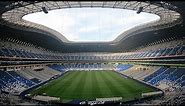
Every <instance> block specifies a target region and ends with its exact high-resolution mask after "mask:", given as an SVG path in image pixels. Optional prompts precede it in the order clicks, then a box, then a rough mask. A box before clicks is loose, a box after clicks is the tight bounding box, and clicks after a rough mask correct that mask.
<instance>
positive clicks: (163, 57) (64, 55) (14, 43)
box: [0, 1, 185, 105]
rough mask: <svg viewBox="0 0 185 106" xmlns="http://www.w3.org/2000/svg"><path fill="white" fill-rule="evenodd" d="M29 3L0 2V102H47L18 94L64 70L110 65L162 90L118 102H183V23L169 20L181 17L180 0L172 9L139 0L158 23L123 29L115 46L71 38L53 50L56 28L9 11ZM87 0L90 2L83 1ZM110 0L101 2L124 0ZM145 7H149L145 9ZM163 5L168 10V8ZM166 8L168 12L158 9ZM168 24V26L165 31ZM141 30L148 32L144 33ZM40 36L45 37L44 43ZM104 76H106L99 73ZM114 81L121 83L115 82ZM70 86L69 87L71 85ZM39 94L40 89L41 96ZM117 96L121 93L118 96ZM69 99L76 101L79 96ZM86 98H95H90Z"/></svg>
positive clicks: (91, 4) (70, 4) (129, 76)
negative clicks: (151, 96) (158, 92)
mask: <svg viewBox="0 0 185 106" xmlns="http://www.w3.org/2000/svg"><path fill="white" fill-rule="evenodd" d="M37 2H39V1H36V2H34V3H33V5H34V6H33V8H35V7H37V6H38V7H37V8H38V9H39V8H40V7H39V4H37V5H35V3H37ZM27 3H28V4H27ZM29 3H30V2H24V1H18V2H16V1H14V2H0V14H1V18H0V29H2V30H1V31H0V60H1V61H0V91H1V92H0V105H9V104H10V105H17V104H21V102H23V103H26V104H31V105H32V104H36V105H38V104H49V103H50V102H47V103H45V102H44V103H43V101H36V100H32V99H30V98H27V97H26V96H25V95H24V96H23V97H22V94H25V93H27V91H29V90H32V89H35V88H37V87H41V86H42V85H44V84H47V83H48V82H49V81H51V80H54V79H55V78H56V79H57V78H58V77H62V75H63V74H65V73H67V72H68V71H75V72H77V71H79V72H80V71H93V72H95V71H101V72H104V71H110V70H111V72H112V71H114V72H116V74H118V75H121V76H122V77H124V78H127V79H128V78H130V79H133V80H134V81H138V82H139V83H141V84H145V85H146V86H150V87H152V88H155V89H157V90H161V91H162V92H164V95H162V96H161V97H154V98H147V99H145V98H142V99H139V100H137V99H136V98H134V100H132V101H127V102H123V103H125V104H129V105H130V104H136V105H137V104H139V105H140V104H141V103H143V104H150V105H151V104H152V105H181V104H184V103H185V89H184V88H185V65H184V62H185V60H184V58H185V37H184V35H185V33H184V23H183V22H182V24H180V25H178V24H177V29H176V28H175V27H174V26H173V25H176V23H175V22H177V23H181V21H179V20H181V18H184V14H185V13H184V5H183V3H182V5H181V3H180V4H178V3H175V2H174V4H178V11H176V9H172V7H168V6H169V4H168V5H162V4H164V3H163V2H161V1H159V2H157V1H155V2H149V4H146V5H144V6H146V7H144V11H149V10H152V11H150V12H154V13H156V14H157V13H159V14H160V16H161V17H160V18H161V19H160V20H159V21H158V22H159V23H157V22H154V23H153V24H152V23H150V24H145V25H143V26H138V27H135V28H133V29H131V30H129V31H127V32H126V33H124V34H123V35H125V37H124V38H125V39H123V41H122V40H121V39H120V40H121V41H120V42H119V43H118V44H115V45H116V46H115V45H114V44H112V43H111V44H108V45H109V46H110V48H108V47H109V46H104V44H103V45H101V43H100V44H99V43H97V44H92V45H93V46H92V45H91V43H90V44H89V43H87V45H90V46H87V45H86V43H84V44H79V45H78V44H74V46H73V45H72V44H69V45H68V44H65V43H63V42H62V43H61V44H62V47H61V48H62V49H61V48H60V49H58V50H57V49H56V50H54V49H52V48H54V47H55V46H56V45H57V44H59V43H56V42H58V41H61V39H60V40H59V39H58V38H57V37H58V33H56V32H55V31H53V30H51V29H48V28H45V27H44V26H41V25H37V24H36V25H34V24H33V23H29V22H28V23H27V22H26V21H24V22H22V21H20V20H22V19H18V18H16V17H14V16H17V15H19V16H17V17H20V16H22V14H23V15H25V14H27V13H25V12H30V10H31V8H28V7H29V5H32V4H29ZM43 3H44V4H45V5H46V6H48V8H51V7H50V6H51V5H52V6H55V3H56V6H59V4H60V3H61V2H60V3H58V2H50V3H48V2H47V1H45V2H43ZM88 3H90V4H89V5H88ZM109 3H110V4H109ZM113 3H114V4H112V3H111V2H108V3H107V4H109V5H111V8H112V7H113V8H114V7H116V6H119V4H122V3H125V2H120V3H119V2H113ZM129 3H130V1H128V2H126V4H124V6H126V5H127V4H129ZM145 3H148V2H145ZM145 3H140V2H137V1H136V2H134V3H132V2H131V4H130V5H127V6H128V8H130V7H129V6H131V7H133V8H134V9H133V10H136V9H137V8H136V7H137V6H139V5H143V4H145ZM41 4H42V3H41ZM61 4H64V6H66V7H68V6H69V7H70V8H71V6H74V5H75V4H76V3H75V2H69V1H65V2H62V3H61ZM77 4H80V6H79V7H81V6H83V5H85V7H88V6H90V7H93V6H94V7H98V6H100V5H105V7H106V6H108V5H107V4H106V3H105V2H101V3H100V4H99V2H87V5H86V3H81V2H80V1H79V2H78V3H77ZM77 4H76V5H77ZM155 4H156V7H155V6H154V7H155V8H157V9H160V8H162V9H163V7H165V9H163V10H164V11H163V10H158V11H155V10H157V9H155V8H153V7H152V8H151V7H150V5H155ZM159 5H162V6H159ZM11 6H13V7H11ZM19 6H20V7H21V6H22V7H21V8H25V9H24V11H22V12H20V13H17V14H16V12H18V11H19V10H21V8H19V9H18V10H15V11H14V9H16V8H18V7H19ZM26 6H28V7H26ZM157 6H159V7H157ZM59 7H60V6H59ZM102 7H104V6H102ZM148 7H150V9H149V8H148ZM57 8H58V7H57ZM62 8H63V7H62ZM75 8H76V7H75ZM119 8H120V7H119ZM122 8H123V7H122ZM168 9H169V10H173V11H168ZM35 10H36V11H37V9H34V11H35ZM40 10H41V9H39V11H40ZM34 11H33V12H34ZM161 11H163V12H161ZM178 12H179V14H178ZM4 13H6V14H4ZM10 13H15V14H13V15H12V16H11V18H10V17H9V18H8V15H9V14H10ZM167 13H169V14H168V15H164V14H167ZM159 14H158V15H159ZM162 15H164V16H162ZM181 15H182V16H181ZM170 17H171V18H170ZM178 17H179V18H178ZM173 19H174V20H176V21H174V20H173ZM173 22H174V23H173ZM166 25H167V26H166ZM158 27H159V28H158ZM165 28H167V29H165ZM168 28H169V29H168ZM173 28H174V30H173V31H171V30H172V29H173ZM18 29H19V30H18ZM25 29H26V30H25ZM150 29H152V30H150ZM156 29H159V31H156ZM145 31H147V32H148V33H147V32H146V33H144V32H145ZM160 31H161V32H160ZM149 32H151V33H149ZM166 32H168V33H166ZM172 32H173V33H172ZM33 33H34V34H33ZM158 33H159V34H158ZM163 33H165V34H163ZM32 34H33V36H32V37H33V39H31V37H30V36H26V35H32ZM35 35H38V36H39V37H38V38H37V37H36V38H35V37H34V36H35ZM137 35H138V36H137ZM146 35H148V36H149V37H148V36H146ZM150 35H151V36H150ZM152 35H153V36H152ZM48 36H51V38H52V39H54V38H56V39H57V40H56V39H55V40H56V42H54V41H53V40H52V39H49V40H48V39H47V37H48ZM27 37H28V38H27ZM38 39H39V40H38ZM44 39H45V40H44ZM46 39H47V40H46ZM132 39H135V40H132ZM137 39H138V41H137ZM41 40H43V42H42V43H41V42H39V43H41V44H37V43H38V41H41ZM50 40H51V41H50ZM127 40H128V41H127ZM45 41H47V42H48V43H45ZM136 41H137V42H136ZM125 42H126V43H125ZM133 42H135V43H133ZM138 42H139V43H138ZM55 43H56V45H55ZM127 43H128V44H127ZM50 45H51V46H50ZM53 45H55V46H53ZM71 45H72V46H71ZM46 46H48V47H46ZM90 47H95V48H92V50H91V48H90ZM49 48H50V49H49ZM56 48H57V47H56ZM75 50H76V51H75ZM73 51H74V52H73ZM89 51H90V52H89ZM91 51H93V52H91ZM103 76H104V75H103ZM110 76H111V75H110ZM111 77H112V76H111ZM92 79H94V80H98V81H100V82H101V81H102V80H100V79H101V78H100V79H97V78H92ZM105 79H108V78H106V77H105ZM82 80H83V79H81V80H80V81H81V82H80V81H79V83H78V84H80V83H82V82H83V81H82ZM103 81H104V82H106V83H107V86H108V87H110V85H112V84H111V83H110V81H109V80H103ZM116 81H117V79H116ZM69 82H70V81H69ZM118 84H120V83H118ZM119 86H122V85H121V84H120V85H119ZM64 89H66V88H64ZM73 90H75V88H74V89H73ZM110 91H111V89H110ZM115 91H116V92H118V93H119V91H118V88H116V90H115ZM27 94H28V93H27ZM43 95H44V93H43V94H42V96H43ZM48 98H50V97H48ZM117 98H118V99H120V98H121V99H122V97H117ZM103 99H106V100H105V101H111V99H112V100H114V99H115V98H103ZM25 101H26V102H25ZM64 101H65V100H64ZM74 101H78V102H79V100H74ZM86 102H87V103H88V101H85V102H84V103H86ZM92 102H93V103H96V102H95V101H92ZM51 104H52V103H51ZM120 105H121V103H120Z"/></svg>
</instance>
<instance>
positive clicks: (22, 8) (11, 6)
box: [0, 1, 183, 52]
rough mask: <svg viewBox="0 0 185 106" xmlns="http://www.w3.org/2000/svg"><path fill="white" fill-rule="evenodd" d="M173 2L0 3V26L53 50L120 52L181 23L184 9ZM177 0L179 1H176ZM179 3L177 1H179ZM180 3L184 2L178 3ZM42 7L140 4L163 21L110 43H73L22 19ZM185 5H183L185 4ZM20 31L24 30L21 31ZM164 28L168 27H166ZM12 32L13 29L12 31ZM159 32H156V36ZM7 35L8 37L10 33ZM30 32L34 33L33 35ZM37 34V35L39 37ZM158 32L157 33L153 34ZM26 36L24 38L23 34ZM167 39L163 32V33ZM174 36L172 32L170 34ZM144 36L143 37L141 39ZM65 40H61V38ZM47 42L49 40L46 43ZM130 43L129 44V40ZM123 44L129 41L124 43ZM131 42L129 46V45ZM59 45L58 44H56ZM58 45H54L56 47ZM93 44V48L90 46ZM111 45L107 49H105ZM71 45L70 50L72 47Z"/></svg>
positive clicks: (136, 29)
mask: <svg viewBox="0 0 185 106" xmlns="http://www.w3.org/2000/svg"><path fill="white" fill-rule="evenodd" d="M173 3H174V2H170V3H168V2H160V1H153V2H147V1H146V2H140V1H110V2H109V1H86V2H72V1H70V2H67V1H45V2H39V1H35V2H34V1H32V2H30V1H29V2H24V1H19V2H0V8H1V11H0V12H1V14H2V16H1V17H2V19H1V20H0V21H1V22H0V23H1V27H2V28H4V29H5V30H4V31H2V33H3V32H4V33H5V32H6V31H7V30H9V29H12V30H11V31H12V32H14V33H12V34H11V33H10V35H11V36H12V35H14V34H15V32H17V34H18V33H19V34H22V35H17V34H16V36H17V37H18V36H19V37H18V38H21V39H24V40H27V41H29V42H32V43H34V44H38V45H41V46H45V47H46V48H50V49H53V50H60V51H63V52H81V51H84V52H86V51H90V52H91V51H108V52H120V51H125V50H129V49H131V48H133V47H135V46H137V45H138V43H137V42H135V44H133V43H131V42H133V41H135V40H136V41H140V40H146V39H148V38H155V39H154V40H156V39H158V38H156V37H155V36H156V30H159V29H161V30H163V29H164V28H169V27H173V26H175V25H177V24H179V23H181V22H182V17H181V15H180V14H179V13H180V12H181V8H180V9H179V7H178V6H177V5H173ZM175 3H176V2H175ZM177 4H178V3H177ZM178 5H183V3H182V4H178ZM42 7H45V8H46V9H47V10H53V9H63V8H83V7H101V8H121V9H131V10H136V11H138V9H139V8H140V7H143V9H142V11H143V12H148V13H152V14H157V15H159V16H160V20H159V21H157V22H154V23H150V24H146V25H142V26H139V27H136V28H133V29H130V30H128V31H126V32H124V33H122V34H121V35H120V36H119V37H117V39H115V40H114V42H109V43H76V44H71V43H70V42H69V41H68V40H67V39H65V37H63V36H61V34H60V33H58V32H56V31H54V30H52V29H50V28H47V27H45V26H42V25H38V24H35V23H31V22H28V21H25V20H22V17H23V16H24V15H26V14H30V13H34V12H39V11H42ZM182 8H183V7H182ZM20 30H21V33H20V32H19V31H20ZM164 30H165V29H164ZM11 31H10V32H11ZM158 34H160V32H159V31H158V32H157V35H158ZM10 35H8V36H10ZM29 35H32V36H31V37H30V36H29ZM36 35H37V36H36ZM153 35H155V36H153ZM20 36H24V37H20ZM161 36H162V37H159V38H164V35H161ZM169 36H171V35H169ZM39 38H41V39H43V40H44V41H46V42H43V44H42V42H41V41H40V43H41V44H39V40H38V39H39ZM141 38H142V39H141ZM61 39H62V41H61ZM47 41H50V42H48V43H47ZM128 42H130V43H128ZM147 42H150V40H147V41H146V42H144V41H143V43H140V44H139V45H142V44H144V43H147ZM124 44H127V46H126V45H124ZM129 44H130V45H129ZM56 45H58V46H57V47H56ZM53 47H55V48H53ZM89 47H91V48H92V49H89ZM106 47H110V48H107V49H102V48H106ZM69 48H70V49H69Z"/></svg>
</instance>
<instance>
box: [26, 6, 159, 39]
mask: <svg viewBox="0 0 185 106" xmlns="http://www.w3.org/2000/svg"><path fill="white" fill-rule="evenodd" d="M23 19H24V20H27V21H31V22H34V23H38V24H42V25H44V26H47V27H49V28H52V29H54V30H56V31H58V32H59V33H61V34H62V35H63V36H65V37H66V38H67V39H68V40H69V41H73V42H109V41H113V40H114V39H116V38H117V37H118V36H119V35H120V34H121V33H123V32H124V31H126V30H128V29H131V28H133V27H135V26H138V25H142V24H145V23H148V22H153V21H156V20H159V19H160V17H159V16H157V15H155V14H150V13H145V12H141V13H140V14H137V13H136V11H133V10H126V9H115V8H114V9H113V8H68V9H57V10H51V11H48V14H45V13H44V12H37V13H32V14H28V15H25V16H24V17H23Z"/></svg>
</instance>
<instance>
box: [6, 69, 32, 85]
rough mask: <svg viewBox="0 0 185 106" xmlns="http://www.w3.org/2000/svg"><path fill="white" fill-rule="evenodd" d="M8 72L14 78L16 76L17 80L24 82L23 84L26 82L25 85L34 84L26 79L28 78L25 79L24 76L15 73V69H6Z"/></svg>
mask: <svg viewBox="0 0 185 106" xmlns="http://www.w3.org/2000/svg"><path fill="white" fill-rule="evenodd" d="M8 73H9V74H10V75H12V76H13V77H14V78H16V79H17V80H19V81H21V82H23V83H25V84H26V85H27V86H29V87H31V86H32V85H34V84H35V83H34V82H32V81H30V80H28V79H26V78H24V77H22V76H20V75H19V74H17V73H16V72H15V71H8Z"/></svg>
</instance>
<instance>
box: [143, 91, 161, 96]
mask: <svg viewBox="0 0 185 106" xmlns="http://www.w3.org/2000/svg"><path fill="white" fill-rule="evenodd" d="M162 94H163V92H162V91H157V92H148V93H142V94H141V96H142V97H150V96H160V95H162Z"/></svg>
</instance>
